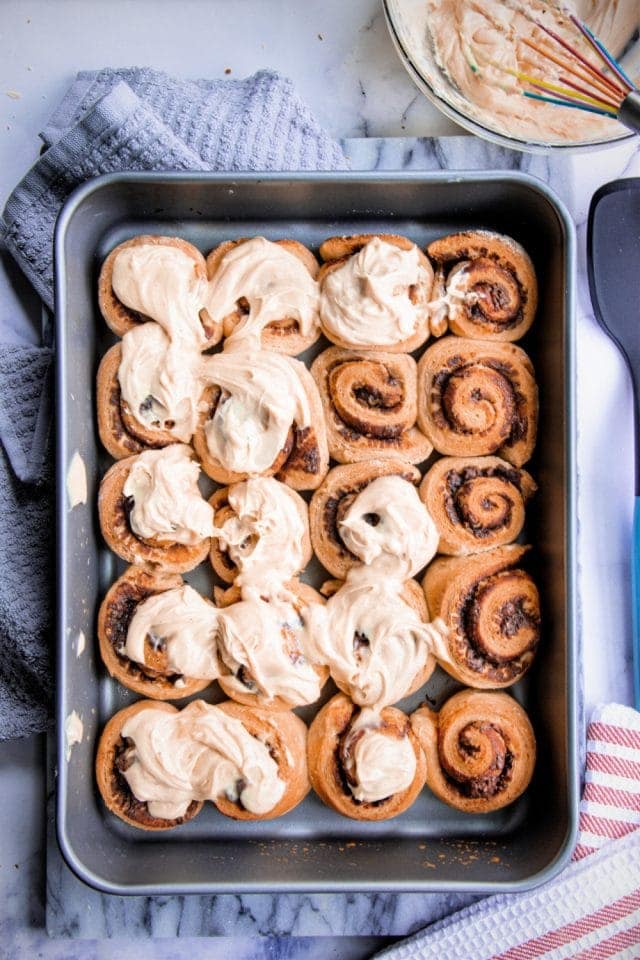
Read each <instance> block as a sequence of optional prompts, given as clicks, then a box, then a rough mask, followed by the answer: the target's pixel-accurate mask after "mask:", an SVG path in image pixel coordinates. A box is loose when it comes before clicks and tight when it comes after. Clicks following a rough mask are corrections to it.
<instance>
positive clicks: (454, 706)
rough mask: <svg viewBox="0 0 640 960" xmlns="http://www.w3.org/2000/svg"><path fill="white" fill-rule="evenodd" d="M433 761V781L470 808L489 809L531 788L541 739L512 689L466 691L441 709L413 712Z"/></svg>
mask: <svg viewBox="0 0 640 960" xmlns="http://www.w3.org/2000/svg"><path fill="white" fill-rule="evenodd" d="M411 725H412V727H413V731H414V733H415V734H416V736H417V737H418V740H419V741H420V745H421V747H422V749H423V751H424V754H425V757H426V760H427V776H426V779H427V786H428V787H429V788H430V789H431V790H433V792H434V793H435V794H436V796H437V797H438V798H439V799H440V800H442V801H443V802H444V803H446V804H448V805H449V806H451V807H455V808H456V809H457V810H462V811H463V812H464V813H489V812H491V811H492V810H498V809H500V808H501V807H505V806H507V805H508V804H510V803H513V801H514V800H516V799H517V798H518V797H519V796H520V795H521V794H522V793H523V792H524V791H525V790H526V788H527V787H528V785H529V783H530V781H531V777H532V774H533V769H534V766H535V759H536V742H535V737H534V733H533V729H532V727H531V723H530V722H529V718H528V717H527V714H526V713H525V711H524V710H523V709H522V707H521V706H520V705H519V704H518V703H517V702H516V701H515V700H513V699H512V697H510V696H509V695H508V694H506V693H499V692H493V691H480V690H461V691H460V692H459V693H456V694H454V696H452V697H450V699H449V700H447V702H446V703H445V704H444V706H443V707H442V708H441V710H440V712H439V713H436V712H434V711H432V710H430V709H429V708H428V707H420V709H418V710H416V711H415V713H413V714H412V716H411Z"/></svg>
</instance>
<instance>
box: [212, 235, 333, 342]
mask: <svg viewBox="0 0 640 960" xmlns="http://www.w3.org/2000/svg"><path fill="white" fill-rule="evenodd" d="M249 239H251V238H250V237H241V238H240V239H238V240H226V241H225V242H224V243H221V244H220V245H219V246H217V247H215V249H213V250H212V251H211V253H210V254H209V256H208V257H207V273H208V276H209V279H210V280H212V279H213V278H214V277H215V275H216V273H217V271H218V269H219V267H220V264H221V262H222V260H223V259H224V257H225V256H226V254H227V253H229V252H230V251H231V250H233V249H234V247H237V246H239V245H240V244H243V243H246V242H247V240H249ZM272 242H274V243H277V245H278V246H279V247H282V249H283V250H287V251H288V252H289V253H291V254H292V255H293V256H294V257H296V258H297V259H298V260H299V261H300V262H301V263H302V264H303V265H304V266H305V267H306V268H307V270H308V271H309V275H310V276H311V277H312V278H313V279H314V280H316V279H317V277H318V271H319V269H320V264H319V263H318V261H317V260H316V258H315V257H314V255H313V254H312V253H311V251H310V250H309V249H308V248H307V247H305V246H304V245H303V244H302V243H299V242H298V241H297V240H286V239H285V240H274V241H272ZM244 315H245V309H244V305H239V306H238V308H237V310H235V311H234V312H233V313H230V314H228V316H226V317H225V318H224V320H223V321H222V326H223V331H224V335H225V337H229V336H231V334H232V333H233V331H234V330H235V328H236V326H237V325H238V323H240V321H241V320H242V318H243V316H244ZM319 336H320V330H319V329H318V331H317V333H314V334H310V335H306V336H305V335H303V334H302V333H301V332H300V328H299V325H298V321H297V320H296V319H295V318H294V317H283V318H282V319H281V320H274V321H273V322H272V323H269V324H268V325H267V326H266V327H265V329H264V330H263V331H262V336H261V338H260V343H261V346H262V349H263V350H273V351H274V352H275V353H285V354H287V356H289V357H295V356H297V355H298V354H299V353H302V352H303V351H304V350H307V349H308V348H309V347H311V346H313V344H314V343H315V342H316V340H317V339H318V337H319Z"/></svg>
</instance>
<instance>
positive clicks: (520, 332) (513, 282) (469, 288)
mask: <svg viewBox="0 0 640 960" xmlns="http://www.w3.org/2000/svg"><path fill="white" fill-rule="evenodd" d="M427 253H428V254H429V256H430V258H431V259H432V260H433V261H435V263H436V264H437V267H436V279H435V284H434V293H433V303H432V309H436V310H440V311H442V312H443V314H444V316H446V318H447V320H448V325H449V329H450V330H452V331H453V333H457V334H458V335H459V336H461V337H472V338H473V339H476V340H485V339H486V340H519V339H520V337H522V336H524V334H525V333H526V332H527V330H528V329H529V327H530V326H531V324H532V322H533V318H534V316H535V312H536V307H537V305H538V283H537V280H536V274H535V270H534V267H533V264H532V262H531V259H530V257H529V254H528V253H527V252H526V251H525V250H524V249H523V247H521V246H520V244H519V243H517V242H516V241H515V240H513V239H512V238H511V237H506V236H503V235H502V234H499V233H492V232H491V231H489V230H467V231H465V232H463V233H454V234H451V235H450V236H447V237H442V238H441V239H440V240H435V241H434V242H433V243H430V244H429V246H428V247H427Z"/></svg>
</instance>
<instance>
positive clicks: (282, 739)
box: [215, 700, 311, 820]
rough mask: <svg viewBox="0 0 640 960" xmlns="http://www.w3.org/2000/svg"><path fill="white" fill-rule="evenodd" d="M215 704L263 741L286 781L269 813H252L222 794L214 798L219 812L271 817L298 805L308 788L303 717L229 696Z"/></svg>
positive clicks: (250, 817)
mask: <svg viewBox="0 0 640 960" xmlns="http://www.w3.org/2000/svg"><path fill="white" fill-rule="evenodd" d="M216 706H217V707H218V708H219V709H220V710H223V711H224V712H225V713H226V714H228V715H229V716H231V717H234V718H235V719H236V720H239V721H240V722H241V724H242V725H243V727H244V728H245V730H247V731H248V732H249V733H250V734H251V736H252V737H256V739H258V740H260V741H261V743H264V745H265V746H266V747H267V748H268V749H269V753H270V754H271V756H272V757H273V759H274V760H275V762H276V763H277V764H278V776H279V777H280V779H281V780H283V781H284V783H285V785H286V786H285V791H284V793H283V795H282V797H281V798H280V800H279V801H278V803H277V804H276V806H275V807H274V808H273V809H272V810H269V812H268V813H261V814H259V813H251V811H249V810H245V809H244V807H242V806H241V804H239V803H235V802H234V801H232V800H229V799H228V798H227V797H225V796H224V795H221V796H219V797H218V798H217V799H216V800H215V805H216V807H217V808H218V810H219V811H220V813H223V814H224V815H225V817H232V818H233V819H234V820H273V819H274V818H275V817H281V816H282V815H283V814H285V813H288V812H289V811H290V810H293V808H294V807H297V805H298V804H299V803H300V802H301V801H302V800H304V798H305V797H306V795H307V793H308V792H309V790H310V789H311V784H310V783H309V773H308V769H307V727H306V724H305V723H304V721H302V720H301V719H300V717H297V716H296V715H295V713H291V712H290V711H284V710H283V711H280V712H278V713H273V712H272V711H266V710H260V709H258V708H257V707H255V706H243V705H241V704H239V703H234V702H233V701H232V700H226V701H225V702H224V703H218V704H216Z"/></svg>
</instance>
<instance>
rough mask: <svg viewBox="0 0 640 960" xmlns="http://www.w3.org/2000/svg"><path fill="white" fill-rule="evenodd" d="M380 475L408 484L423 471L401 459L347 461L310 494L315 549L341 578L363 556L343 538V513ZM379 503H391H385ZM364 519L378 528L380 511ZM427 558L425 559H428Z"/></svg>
mask: <svg viewBox="0 0 640 960" xmlns="http://www.w3.org/2000/svg"><path fill="white" fill-rule="evenodd" d="M380 477H400V478H401V479H402V480H404V481H405V482H406V483H407V484H409V485H415V484H417V483H418V482H419V480H420V471H419V470H418V469H417V467H414V466H412V464H410V463H404V462H403V461H401V460H369V461H367V462H366V463H353V464H345V465H343V466H339V467H334V468H333V469H332V470H330V471H329V473H328V474H327V476H326V478H325V480H324V481H323V483H322V485H321V486H320V488H319V489H318V490H317V491H316V492H315V493H314V495H313V497H312V498H311V502H310V504H309V524H310V528H311V543H312V545H313V549H314V552H315V554H316V556H317V558H318V560H319V561H320V563H321V564H322V565H323V566H324V567H326V569H327V570H328V571H329V573H330V574H332V575H333V576H334V577H339V578H340V579H341V580H344V579H345V577H346V575H347V573H348V571H349V570H350V569H351V567H353V566H354V565H355V564H358V563H359V562H361V559H362V558H361V557H359V556H356V554H355V553H353V552H352V550H351V549H350V547H349V546H348V545H347V543H346V542H345V540H344V538H343V534H342V530H343V528H342V526H341V524H342V522H343V520H344V516H345V514H346V512H347V511H348V510H349V508H350V507H351V506H352V504H353V503H354V501H355V500H356V499H357V497H358V496H359V494H360V493H361V492H362V491H364V490H366V488H367V487H368V486H369V485H370V484H371V483H372V482H373V481H374V480H376V479H378V478H380ZM378 505H379V506H380V507H387V506H390V504H384V503H380V504H378ZM378 505H377V506H378ZM425 513H426V511H425ZM365 520H367V521H368V522H369V524H370V526H371V527H372V529H376V528H377V526H378V525H379V522H380V515H379V513H378V512H377V510H376V511H374V514H372V515H371V516H370V517H366V518H365ZM407 533H410V531H407ZM427 562H428V561H427V560H425V563H427ZM418 569H419V568H418Z"/></svg>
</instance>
